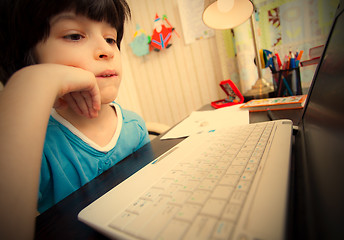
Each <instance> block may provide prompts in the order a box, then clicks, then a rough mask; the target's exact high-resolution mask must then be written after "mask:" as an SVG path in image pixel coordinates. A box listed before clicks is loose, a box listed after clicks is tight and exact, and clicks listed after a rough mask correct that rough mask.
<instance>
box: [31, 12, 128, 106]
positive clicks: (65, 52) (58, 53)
mask: <svg viewBox="0 0 344 240" xmlns="http://www.w3.org/2000/svg"><path fill="white" fill-rule="evenodd" d="M116 39H117V31H116V29H114V28H113V27H112V26H111V25H110V24H108V23H106V22H96V21H93V20H90V19H89V18H87V17H84V16H80V15H76V14H74V13H72V12H64V13H61V14H58V15H56V16H54V17H53V18H52V19H51V21H50V34H49V37H48V38H47V40H46V41H42V42H40V43H38V44H37V46H36V49H35V50H36V52H35V53H36V57H37V60H38V62H39V63H56V64H62V65H67V66H73V67H78V68H82V69H84V70H87V71H90V72H92V73H93V74H94V75H95V76H96V79H97V82H98V87H99V90H100V93H101V102H102V104H106V103H109V102H112V101H114V100H115V98H116V97H117V94H118V89H119V85H120V82H121V77H122V65H121V59H120V52H119V49H118V47H117V43H116Z"/></svg>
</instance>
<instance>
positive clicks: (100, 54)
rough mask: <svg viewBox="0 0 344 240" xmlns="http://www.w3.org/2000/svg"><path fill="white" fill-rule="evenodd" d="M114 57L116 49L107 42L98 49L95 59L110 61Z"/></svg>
mask: <svg viewBox="0 0 344 240" xmlns="http://www.w3.org/2000/svg"><path fill="white" fill-rule="evenodd" d="M113 56H114V49H113V48H112V47H111V46H109V45H108V43H106V42H105V44H104V43H103V44H100V45H98V46H97V47H96V50H95V58H96V59H97V60H102V59H104V60H105V59H110V58H112V57H113Z"/></svg>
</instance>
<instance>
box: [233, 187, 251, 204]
mask: <svg viewBox="0 0 344 240" xmlns="http://www.w3.org/2000/svg"><path fill="white" fill-rule="evenodd" d="M246 195H247V194H246V192H243V191H238V190H237V191H235V192H234V193H233V195H232V197H231V200H230V202H231V203H233V204H238V205H242V204H243V203H244V201H245V199H246Z"/></svg>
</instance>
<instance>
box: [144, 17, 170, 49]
mask: <svg viewBox="0 0 344 240" xmlns="http://www.w3.org/2000/svg"><path fill="white" fill-rule="evenodd" d="M165 19H167V18H165ZM173 30H174V29H173V28H172V26H170V27H166V26H165V24H164V22H163V19H161V18H160V17H159V16H158V14H156V15H155V20H154V29H153V34H152V40H151V43H150V50H155V51H160V50H162V49H166V48H169V47H170V46H171V45H172V44H170V43H169V42H170V40H171V37H172V31H173Z"/></svg>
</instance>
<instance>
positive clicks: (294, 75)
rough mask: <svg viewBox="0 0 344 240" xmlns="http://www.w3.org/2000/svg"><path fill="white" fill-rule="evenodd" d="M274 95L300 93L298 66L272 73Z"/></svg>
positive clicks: (281, 95)
mask: <svg viewBox="0 0 344 240" xmlns="http://www.w3.org/2000/svg"><path fill="white" fill-rule="evenodd" d="M272 78H273V85H274V90H275V91H274V95H275V97H285V96H295V95H302V88H301V77H300V68H292V69H287V70H280V71H277V72H274V73H272Z"/></svg>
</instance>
